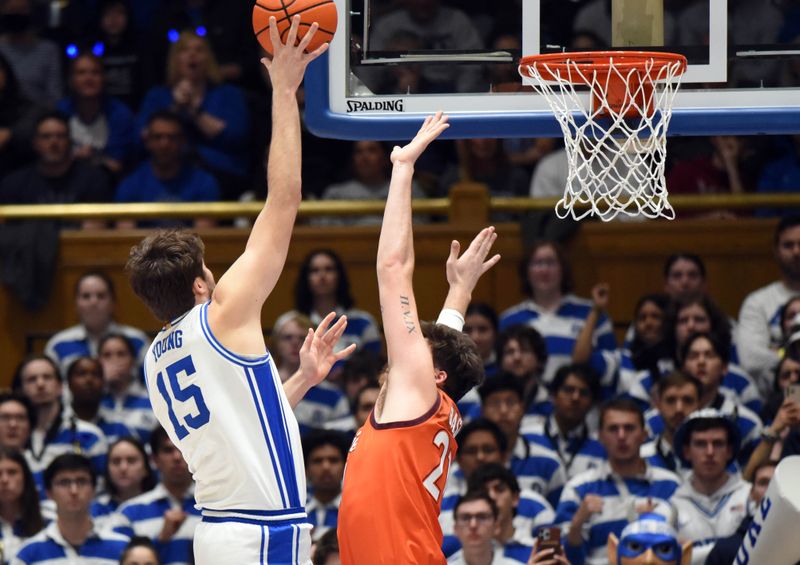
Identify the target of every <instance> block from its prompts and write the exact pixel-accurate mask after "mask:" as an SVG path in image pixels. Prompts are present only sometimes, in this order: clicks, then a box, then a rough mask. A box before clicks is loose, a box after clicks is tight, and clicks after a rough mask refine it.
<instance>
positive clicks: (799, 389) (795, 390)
mask: <svg viewBox="0 0 800 565" xmlns="http://www.w3.org/2000/svg"><path fill="white" fill-rule="evenodd" d="M785 398H793V399H794V401H795V402H797V403H798V404H800V384H797V383H795V384H790V385H789V386H787V387H786V395H785Z"/></svg>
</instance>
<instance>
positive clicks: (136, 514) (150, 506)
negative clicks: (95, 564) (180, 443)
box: [114, 428, 200, 565]
mask: <svg viewBox="0 0 800 565" xmlns="http://www.w3.org/2000/svg"><path fill="white" fill-rule="evenodd" d="M150 449H151V451H152V454H153V463H155V466H156V469H158V472H159V476H160V478H161V482H159V483H158V484H157V485H156V486H155V488H153V489H152V490H150V491H148V492H145V493H144V494H141V495H139V496H137V497H135V498H132V499H131V500H129V501H127V502H126V503H125V504H123V505H122V506H121V507H120V508H119V511H118V513H117V516H116V518H115V519H116V522H117V523H116V524H115V526H114V530H115V531H117V532H119V533H122V534H125V535H127V536H129V537H132V536H133V535H134V534H135V535H137V536H146V537H148V538H150V539H151V540H153V543H155V545H156V548H157V549H158V554H159V558H160V559H161V562H162V563H163V564H164V565H188V564H189V563H192V562H193V555H192V541H193V539H194V529H195V527H196V526H197V524H199V523H200V511H199V510H198V509H197V508H195V500H194V482H193V481H192V474H191V473H190V472H189V468H188V466H187V465H186V461H185V460H184V459H183V455H181V452H180V451H179V450H178V448H177V447H175V444H173V443H172V441H171V440H170V439H169V436H168V435H167V432H166V431H164V428H156V430H155V431H154V432H153V435H152V436H151V437H150Z"/></svg>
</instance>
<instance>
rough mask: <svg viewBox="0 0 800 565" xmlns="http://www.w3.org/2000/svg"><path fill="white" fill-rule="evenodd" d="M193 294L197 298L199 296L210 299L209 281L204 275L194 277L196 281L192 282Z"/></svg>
mask: <svg viewBox="0 0 800 565" xmlns="http://www.w3.org/2000/svg"><path fill="white" fill-rule="evenodd" d="M192 294H194V296H195V298H198V297H199V298H202V299H203V300H208V299H209V298H211V296H210V294H211V293H210V292H209V289H208V283H207V282H206V280H205V279H204V278H203V277H195V278H194V282H193V283H192Z"/></svg>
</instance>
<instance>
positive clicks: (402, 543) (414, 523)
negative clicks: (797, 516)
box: [338, 391, 461, 565]
mask: <svg viewBox="0 0 800 565" xmlns="http://www.w3.org/2000/svg"><path fill="white" fill-rule="evenodd" d="M459 429H461V415H460V414H459V412H458V408H456V404H455V402H453V401H452V400H451V399H450V397H448V396H447V395H446V394H445V393H443V392H442V391H439V398H438V399H437V400H436V404H434V406H433V407H432V408H431V409H430V410H429V411H428V413H426V414H425V415H423V416H421V417H419V418H417V419H416V420H412V421H408V422H392V423H388V424H379V423H377V422H376V421H375V414H374V412H373V413H372V414H370V417H369V419H368V420H367V422H366V423H365V424H364V426H363V427H362V428H361V429H360V430H358V433H356V437H355V439H354V440H353V445H352V446H351V447H350V454H349V455H348V457H347V467H346V470H345V474H344V484H343V492H342V502H341V505H340V506H339V525H338V528H339V532H338V533H339V554H340V557H341V561H342V563H343V565H381V564H384V563H386V564H391V565H433V564H436V565H439V564H442V565H443V564H444V563H445V562H446V560H445V558H444V555H443V554H442V529H441V527H440V526H439V510H440V508H441V504H442V495H443V493H444V487H445V483H446V482H447V473H448V472H449V470H450V462H451V461H452V460H453V457H454V456H455V453H456V440H455V435H456V434H457V433H458V430H459Z"/></svg>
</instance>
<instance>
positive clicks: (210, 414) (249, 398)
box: [145, 303, 306, 521]
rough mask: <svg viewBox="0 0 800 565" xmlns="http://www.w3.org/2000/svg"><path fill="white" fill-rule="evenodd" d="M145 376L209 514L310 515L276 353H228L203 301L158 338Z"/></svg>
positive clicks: (216, 516)
mask: <svg viewBox="0 0 800 565" xmlns="http://www.w3.org/2000/svg"><path fill="white" fill-rule="evenodd" d="M145 372H146V378H147V388H148V390H149V393H150V401H151V403H152V405H153V411H154V412H155V414H156V416H157V417H158V420H159V422H161V425H162V426H164V428H165V429H166V430H167V433H168V434H169V437H170V439H172V441H173V443H174V444H175V445H176V446H177V447H178V448H179V449H180V450H181V453H182V454H183V457H184V459H186V462H187V463H188V465H189V470H190V471H191V473H192V475H193V476H194V480H195V482H196V488H195V499H196V501H197V505H198V507H199V508H200V509H201V510H202V513H203V516H204V519H208V521H216V520H219V521H224V520H225V519H230V518H233V519H239V520H267V521H268V520H270V519H280V520H287V519H291V518H303V517H305V510H304V509H303V503H304V502H305V498H306V482H305V472H304V466H303V452H302V447H301V444H300V432H299V429H298V425H297V420H296V419H295V417H294V414H293V413H292V409H291V406H290V405H289V401H288V399H287V398H286V395H285V393H284V392H283V387H282V385H281V380H280V377H279V376H278V370H277V369H276V367H275V363H274V362H273V361H272V358H271V357H270V355H269V353H267V354H266V355H263V356H260V357H254V356H246V357H245V356H241V355H237V354H235V353H233V352H231V351H229V350H227V349H225V347H223V346H222V345H221V344H220V343H219V341H217V339H216V338H215V337H214V335H213V333H212V332H211V328H210V327H209V325H208V303H206V304H202V305H199V306H195V307H194V308H193V309H192V310H190V311H189V312H188V313H186V314H184V315H183V317H181V318H179V319H178V320H176V321H175V322H173V323H172V324H171V325H170V327H169V328H168V329H164V330H162V331H161V332H160V333H159V334H158V336H156V339H155V341H154V342H153V344H152V345H151V346H150V349H149V350H148V352H147V356H146V358H145Z"/></svg>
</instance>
